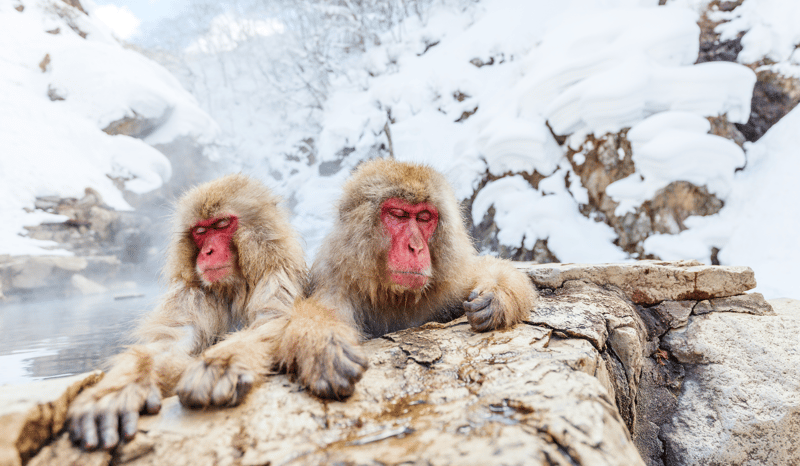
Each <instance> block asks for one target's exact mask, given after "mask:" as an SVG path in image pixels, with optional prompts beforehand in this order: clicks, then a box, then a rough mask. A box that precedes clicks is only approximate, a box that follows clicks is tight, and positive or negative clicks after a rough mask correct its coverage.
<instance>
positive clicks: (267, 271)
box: [69, 174, 306, 449]
mask: <svg viewBox="0 0 800 466" xmlns="http://www.w3.org/2000/svg"><path fill="white" fill-rule="evenodd" d="M279 201H280V199H279V198H278V197H277V196H275V195H273V194H272V193H271V192H270V191H269V190H268V189H267V188H266V187H264V186H263V185H262V184H261V183H259V182H257V181H255V180H253V179H251V178H248V177H246V176H244V175H240V174H239V175H228V176H225V177H223V178H220V179H217V180H214V181H211V182H209V183H206V184H203V185H200V186H197V187H195V188H193V189H192V190H190V191H188V192H187V193H186V194H184V196H183V197H182V198H181V199H180V200H179V201H178V204H177V207H176V211H175V213H174V216H173V227H172V229H173V232H174V233H173V236H172V238H171V242H170V245H169V249H168V255H167V265H166V267H165V269H164V275H165V278H166V279H167V280H168V281H169V289H168V291H167V292H166V293H165V295H164V296H163V297H162V298H161V300H160V303H159V304H158V306H157V307H156V309H155V310H154V311H153V312H152V313H151V314H150V315H148V316H147V317H146V318H145V319H144V320H143V321H142V322H141V324H140V326H139V328H138V330H137V332H136V335H137V337H138V345H136V346H133V347H131V348H129V349H128V350H127V351H126V352H125V353H123V354H121V355H119V356H118V357H117V358H116V359H115V361H114V364H113V366H112V369H111V370H110V371H109V372H108V374H107V375H106V376H105V377H104V378H103V380H102V381H101V382H100V383H99V384H98V385H97V386H95V387H93V388H91V389H89V390H87V391H85V392H84V393H82V394H81V395H80V396H79V398H78V399H76V401H75V402H74V403H73V405H72V407H71V408H70V412H69V416H70V419H71V422H70V432H71V435H72V438H73V440H74V441H76V442H79V443H81V444H82V446H84V447H85V448H87V449H93V448H96V447H97V446H101V447H103V448H111V447H113V446H114V445H116V444H117V443H118V441H119V434H120V433H121V434H122V436H123V437H130V436H132V435H133V434H134V433H135V431H136V430H135V429H136V420H137V418H138V413H139V412H140V411H144V412H157V411H158V409H159V408H160V400H161V397H162V396H169V395H172V394H175V393H177V394H178V395H179V397H180V399H181V402H182V403H183V404H184V405H187V406H189V407H205V406H230V405H236V404H238V403H240V402H241V401H242V398H243V396H244V395H245V394H246V393H247V391H248V390H249V389H250V387H251V386H252V385H253V384H254V383H258V381H259V379H260V378H261V377H262V376H263V374H264V373H266V372H267V371H269V370H270V368H271V367H272V366H273V364H274V362H275V361H274V360H273V359H272V351H273V345H274V343H273V340H274V337H275V334H276V332H277V331H280V328H281V326H282V325H283V324H284V322H285V319H282V318H281V317H282V316H284V315H285V314H286V313H288V312H289V310H290V308H291V306H292V303H293V301H294V299H295V297H296V296H298V295H299V294H300V292H301V289H302V286H303V281H304V278H305V273H306V267H305V262H304V259H303V251H302V249H301V246H300V242H299V240H298V238H297V237H296V235H295V233H294V230H293V229H292V228H291V226H290V225H289V222H288V221H287V215H286V213H285V212H284V211H283V210H282V209H281V208H280V207H279V206H278V203H279ZM225 214H229V215H235V216H237V217H238V218H239V228H238V229H237V230H236V233H235V234H234V236H233V239H232V248H233V249H234V252H235V254H236V257H238V270H237V273H235V274H233V276H232V277H228V278H226V279H224V280H222V281H221V282H218V283H213V284H209V283H206V282H204V281H202V280H201V278H200V276H199V275H198V272H197V270H196V267H195V260H196V257H197V255H198V253H199V250H198V248H197V246H196V245H195V243H194V241H193V240H192V238H191V234H190V229H191V228H192V227H193V226H194V225H195V224H196V223H197V222H198V221H201V220H206V219H211V218H217V217H220V216H223V215H225ZM239 329H241V330H239ZM237 330H238V331H237ZM230 332H234V333H230Z"/></svg>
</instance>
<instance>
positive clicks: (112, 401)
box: [68, 290, 208, 450]
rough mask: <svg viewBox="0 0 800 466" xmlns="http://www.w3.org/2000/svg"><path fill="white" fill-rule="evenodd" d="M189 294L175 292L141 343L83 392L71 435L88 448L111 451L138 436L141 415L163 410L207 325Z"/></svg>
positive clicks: (73, 411) (143, 331)
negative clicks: (196, 316)
mask: <svg viewBox="0 0 800 466" xmlns="http://www.w3.org/2000/svg"><path fill="white" fill-rule="evenodd" d="M194 298H196V297H193V296H191V295H189V294H186V290H182V291H181V290H171V292H168V294H167V296H166V299H164V300H163V301H162V303H161V304H160V306H159V307H158V308H157V309H156V310H155V311H153V312H152V313H151V314H150V315H148V316H147V317H146V318H145V320H144V321H143V322H142V325H141V326H140V328H139V331H138V333H139V340H140V344H139V345H136V346H132V347H130V348H128V350H127V351H125V352H124V353H122V354H120V355H118V356H117V357H115V358H114V359H113V362H112V366H111V369H110V370H109V371H108V373H107V374H106V375H105V376H104V377H103V379H102V380H101V381H100V382H99V383H98V384H97V385H95V386H94V387H92V388H90V389H88V390H85V391H84V392H82V393H81V394H80V395H79V396H78V397H77V398H76V399H75V401H74V402H73V403H72V405H71V406H70V410H69V413H68V417H69V430H70V437H71V438H72V440H73V442H74V443H76V444H79V445H80V446H81V447H83V448H84V449H87V450H93V449H95V448H98V447H100V448H104V449H111V448H113V447H114V446H116V445H117V443H119V441H120V437H122V438H123V439H129V438H131V437H133V435H134V434H135V433H136V425H137V422H138V419H139V414H140V413H147V414H154V413H157V412H158V411H159V410H160V409H161V397H162V396H163V395H167V394H170V393H171V391H172V390H173V388H174V386H175V383H176V382H177V380H178V378H179V377H180V375H181V373H182V372H183V370H184V369H185V368H186V366H187V365H188V364H189V363H190V362H191V361H192V356H191V354H192V352H194V351H196V348H198V347H199V346H200V345H201V344H202V341H201V339H202V336H203V335H202V333H203V332H201V327H202V326H203V325H208V323H207V322H202V321H200V322H197V321H193V320H192V316H191V315H190V314H189V313H188V312H187V311H186V309H187V307H188V306H190V305H191V304H197V303H196V302H195V301H196V299H194Z"/></svg>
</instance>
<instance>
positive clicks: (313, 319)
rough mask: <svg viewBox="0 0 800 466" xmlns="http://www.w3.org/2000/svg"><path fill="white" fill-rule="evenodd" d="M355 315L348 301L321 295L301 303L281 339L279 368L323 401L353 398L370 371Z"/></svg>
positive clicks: (276, 350) (300, 300) (295, 308)
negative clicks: (295, 377)
mask: <svg viewBox="0 0 800 466" xmlns="http://www.w3.org/2000/svg"><path fill="white" fill-rule="evenodd" d="M352 315H353V310H352V309H351V307H350V305H349V303H348V302H347V301H346V300H342V299H339V300H337V299H335V298H331V297H326V296H324V295H323V294H321V293H319V294H314V295H312V296H311V297H309V298H303V299H298V300H296V301H295V303H294V306H293V307H292V311H291V314H290V315H289V316H288V320H287V321H286V324H285V326H284V328H283V329H282V331H281V335H280V338H279V339H277V345H276V347H275V355H276V357H277V358H278V362H279V364H280V365H281V366H282V367H284V368H285V369H287V370H288V371H290V372H294V373H295V374H297V378H298V380H299V382H300V384H301V385H303V386H305V387H308V388H309V390H310V391H311V393H313V394H315V395H317V396H319V397H322V398H331V399H336V400H341V399H344V398H347V397H349V396H350V395H352V394H353V390H354V389H355V384H356V382H358V381H359V380H360V379H361V376H362V375H363V373H364V371H365V370H366V369H367V358H366V357H365V356H364V351H363V349H362V348H361V344H360V340H361V337H360V335H359V332H358V330H357V327H356V324H355V322H354V321H353V319H352Z"/></svg>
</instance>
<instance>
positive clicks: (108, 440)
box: [97, 411, 119, 450]
mask: <svg viewBox="0 0 800 466" xmlns="http://www.w3.org/2000/svg"><path fill="white" fill-rule="evenodd" d="M97 421H98V425H99V427H100V432H99V433H100V442H101V447H102V448H103V449H104V450H111V449H112V448H114V447H115V446H117V444H118V443H119V415H118V414H117V413H116V412H113V411H105V412H103V413H101V414H100V415H99V416H98V419H97Z"/></svg>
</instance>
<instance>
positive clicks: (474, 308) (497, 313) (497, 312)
mask: <svg viewBox="0 0 800 466" xmlns="http://www.w3.org/2000/svg"><path fill="white" fill-rule="evenodd" d="M464 311H465V312H466V315H467V320H468V321H469V324H470V325H471V326H472V329H473V330H475V331H476V332H486V331H489V330H495V329H498V328H502V327H505V326H507V325H508V324H507V317H506V313H507V306H504V303H503V300H502V299H500V298H499V297H498V296H497V295H495V293H492V292H490V291H485V292H480V291H478V290H473V291H472V293H470V294H469V297H468V298H467V300H466V301H464Z"/></svg>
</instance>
